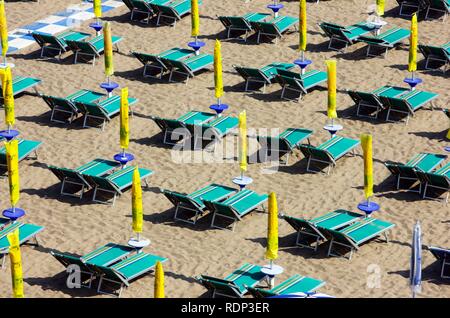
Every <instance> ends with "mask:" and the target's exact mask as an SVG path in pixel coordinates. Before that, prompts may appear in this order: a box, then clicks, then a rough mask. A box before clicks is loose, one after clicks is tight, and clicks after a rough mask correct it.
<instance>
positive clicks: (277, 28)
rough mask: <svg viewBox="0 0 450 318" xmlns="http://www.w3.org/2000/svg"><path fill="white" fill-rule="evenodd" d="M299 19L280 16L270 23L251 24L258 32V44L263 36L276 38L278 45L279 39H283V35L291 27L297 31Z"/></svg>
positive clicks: (269, 21)
mask: <svg viewBox="0 0 450 318" xmlns="http://www.w3.org/2000/svg"><path fill="white" fill-rule="evenodd" d="M298 21H299V19H298V18H296V17H291V16H278V17H277V18H274V19H272V20H268V21H258V22H251V25H252V27H253V29H254V30H255V31H256V32H257V34H258V38H257V40H256V42H257V43H259V42H260V40H261V35H265V36H267V37H269V38H274V39H275V43H277V40H278V38H280V39H281V37H282V36H283V33H285V32H287V31H288V30H289V29H290V28H291V27H294V28H295V30H297V26H296V25H297V24H298Z"/></svg>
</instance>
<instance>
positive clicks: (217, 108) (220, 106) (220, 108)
mask: <svg viewBox="0 0 450 318" xmlns="http://www.w3.org/2000/svg"><path fill="white" fill-rule="evenodd" d="M209 108H210V109H212V110H214V111H215V112H216V114H217V115H218V116H220V114H222V113H223V111H225V110H227V109H228V105H227V104H213V105H211V106H209Z"/></svg>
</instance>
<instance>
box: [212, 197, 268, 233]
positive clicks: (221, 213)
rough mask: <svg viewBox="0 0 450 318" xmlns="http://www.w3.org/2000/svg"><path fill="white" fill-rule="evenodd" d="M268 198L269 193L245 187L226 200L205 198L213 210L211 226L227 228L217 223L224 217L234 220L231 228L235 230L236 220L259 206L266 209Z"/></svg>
mask: <svg viewBox="0 0 450 318" xmlns="http://www.w3.org/2000/svg"><path fill="white" fill-rule="evenodd" d="M267 200H268V195H267V194H258V193H256V192H254V191H251V190H249V189H244V190H241V191H239V192H238V193H236V194H234V195H232V196H231V197H229V198H228V199H226V200H225V201H220V202H219V201H208V200H204V203H205V205H206V207H207V208H208V209H209V210H210V211H213V213H214V214H213V218H212V221H211V227H214V228H218V229H227V228H226V227H222V226H219V225H217V224H216V223H215V221H216V219H217V218H219V217H222V218H224V219H226V220H228V221H231V222H232V227H231V230H232V231H234V228H235V226H236V222H235V221H240V220H241V219H242V218H243V217H244V216H245V215H247V214H249V213H250V212H252V211H253V210H255V209H256V208H258V207H262V208H263V209H264V206H263V205H264V203H266V201H267Z"/></svg>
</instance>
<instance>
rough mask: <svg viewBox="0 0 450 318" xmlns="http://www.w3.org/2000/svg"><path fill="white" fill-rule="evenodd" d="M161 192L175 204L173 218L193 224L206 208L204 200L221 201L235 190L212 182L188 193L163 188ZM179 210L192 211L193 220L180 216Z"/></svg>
mask: <svg viewBox="0 0 450 318" xmlns="http://www.w3.org/2000/svg"><path fill="white" fill-rule="evenodd" d="M161 192H162V194H164V195H165V196H166V198H167V199H169V201H170V202H172V204H173V205H174V206H175V215H174V219H175V220H180V221H184V222H187V223H192V224H195V223H196V222H197V220H198V218H199V217H200V216H201V215H202V214H203V213H204V211H205V210H206V209H207V207H206V205H205V203H204V201H213V202H216V201H221V200H222V201H223V200H225V199H226V198H228V197H229V196H230V195H232V194H234V193H236V192H237V190H236V189H234V188H230V187H227V186H224V185H220V184H216V183H212V184H209V185H207V186H206V187H203V188H201V189H199V190H196V191H194V192H192V193H189V194H187V193H180V192H175V191H170V190H165V189H162V191H161ZM181 211H189V212H194V216H193V220H192V221H191V219H187V218H181V217H180V216H179V214H180V212H181Z"/></svg>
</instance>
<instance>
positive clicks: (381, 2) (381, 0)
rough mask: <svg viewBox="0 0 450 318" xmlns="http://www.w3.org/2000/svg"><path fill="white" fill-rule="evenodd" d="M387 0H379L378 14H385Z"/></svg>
mask: <svg viewBox="0 0 450 318" xmlns="http://www.w3.org/2000/svg"><path fill="white" fill-rule="evenodd" d="M385 2H386V0H377V14H378V16H380V17H381V16H382V15H384V4H385Z"/></svg>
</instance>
